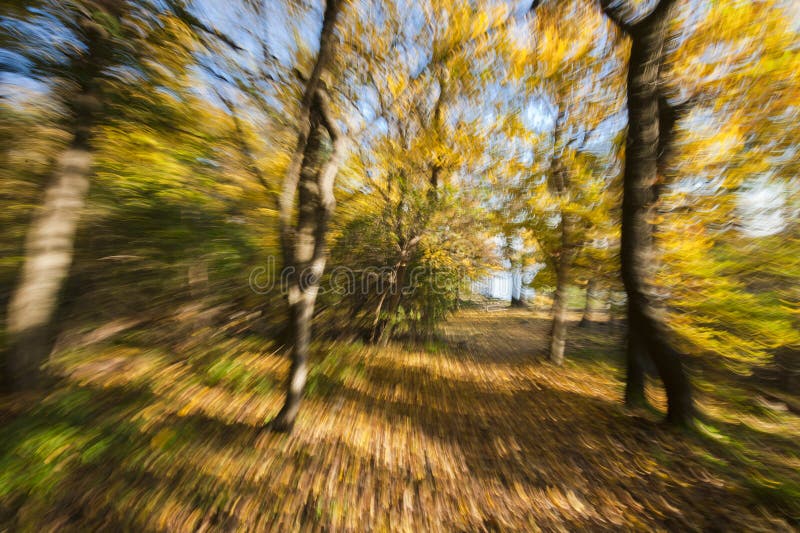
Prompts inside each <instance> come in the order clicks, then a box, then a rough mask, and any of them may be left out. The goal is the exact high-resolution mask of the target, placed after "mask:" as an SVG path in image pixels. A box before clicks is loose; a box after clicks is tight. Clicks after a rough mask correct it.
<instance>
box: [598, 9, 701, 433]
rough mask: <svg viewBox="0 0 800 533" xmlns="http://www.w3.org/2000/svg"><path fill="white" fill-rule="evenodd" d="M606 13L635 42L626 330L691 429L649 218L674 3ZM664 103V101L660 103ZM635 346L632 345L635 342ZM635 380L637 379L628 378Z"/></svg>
mask: <svg viewBox="0 0 800 533" xmlns="http://www.w3.org/2000/svg"><path fill="white" fill-rule="evenodd" d="M601 3H602V5H603V7H604V9H605V11H606V13H607V14H608V15H609V16H610V17H611V18H612V19H614V21H615V22H616V23H617V25H618V26H620V27H621V28H622V29H623V30H624V31H625V32H626V33H627V34H628V36H629V37H630V38H631V55H630V62H629V66H628V137H627V144H626V149H625V173H624V178H623V180H624V181H623V201H622V235H621V243H620V254H621V263H622V279H623V283H624V285H625V291H626V292H627V295H628V302H629V303H628V327H629V328H630V332H631V334H632V335H635V336H639V337H640V338H641V339H642V343H643V345H644V347H645V349H646V352H647V354H648V356H649V357H650V358H651V359H652V361H653V363H654V364H655V366H656V368H657V369H658V373H659V376H660V377H661V381H662V382H663V384H664V388H665V390H666V393H667V402H668V410H667V421H668V422H670V423H673V424H677V425H690V424H691V423H692V421H693V417H694V404H693V401H692V388H691V384H690V382H689V378H688V376H687V374H686V372H685V370H684V365H683V360H682V356H681V354H680V353H678V352H677V351H676V350H675V348H674V347H673V346H672V345H671V344H670V343H669V340H668V339H669V335H670V332H669V330H668V328H667V327H666V325H665V324H664V321H663V319H662V317H661V315H660V312H659V309H658V307H657V299H656V298H655V296H654V295H653V290H652V287H651V285H650V282H649V277H650V276H649V272H650V270H651V266H652V264H653V247H652V242H651V241H652V239H651V232H652V229H651V226H650V215H651V210H652V209H653V202H654V198H655V187H656V182H657V178H658V157H659V148H660V143H659V137H660V133H661V131H660V127H659V118H660V114H661V113H660V111H663V110H660V109H659V102H660V94H659V70H660V66H661V62H662V56H663V52H664V43H665V38H666V34H667V23H668V13H669V7H670V4H671V3H672V1H671V0H662V1H661V2H659V3H658V4H657V5H656V6H655V8H654V10H653V11H652V12H651V13H650V14H649V15H648V16H647V17H645V18H644V19H642V20H641V21H640V22H638V23H636V24H635V25H631V24H628V23H627V22H626V21H624V20H623V18H622V16H621V14H620V13H619V11H618V8H617V7H612V6H617V4H615V3H613V2H611V0H602V1H601ZM662 104H663V102H662ZM632 344H633V343H632ZM630 378H631V379H633V380H634V381H635V380H637V379H638V377H637V376H636V375H635V374H634V375H631V376H630Z"/></svg>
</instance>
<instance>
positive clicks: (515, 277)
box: [511, 268, 525, 307]
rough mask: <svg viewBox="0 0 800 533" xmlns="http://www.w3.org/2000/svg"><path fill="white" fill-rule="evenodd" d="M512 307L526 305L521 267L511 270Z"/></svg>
mask: <svg viewBox="0 0 800 533" xmlns="http://www.w3.org/2000/svg"><path fill="white" fill-rule="evenodd" d="M511 307H525V299H524V297H523V296H522V272H521V271H520V269H519V268H515V269H514V270H513V271H512V272H511Z"/></svg>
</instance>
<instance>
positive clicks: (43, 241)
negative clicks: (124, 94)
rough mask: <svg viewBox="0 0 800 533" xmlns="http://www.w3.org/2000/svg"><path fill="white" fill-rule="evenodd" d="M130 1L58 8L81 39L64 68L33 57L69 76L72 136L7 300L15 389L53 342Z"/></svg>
mask: <svg viewBox="0 0 800 533" xmlns="http://www.w3.org/2000/svg"><path fill="white" fill-rule="evenodd" d="M128 9H129V6H128V4H127V2H124V1H112V0H94V1H86V2H78V3H75V4H74V5H71V6H69V7H67V6H65V7H64V8H63V9H60V10H58V11H57V12H56V13H55V14H56V16H58V17H60V18H61V21H62V23H63V24H64V25H65V27H66V28H68V29H69V30H70V31H71V32H73V36H72V38H74V39H75V40H77V42H78V45H77V46H74V47H69V48H68V50H67V51H65V53H66V55H67V57H68V64H67V65H66V67H65V68H62V67H61V66H60V65H57V64H55V65H54V64H52V63H49V62H48V60H47V59H46V58H45V59H40V58H36V57H34V58H33V59H34V61H35V62H36V63H38V65H39V70H40V75H43V76H45V77H47V76H50V75H51V74H53V73H54V72H57V73H58V74H61V75H64V76H66V77H67V79H68V80H69V81H68V83H66V84H65V85H64V86H62V87H60V88H59V89H58V93H57V94H58V96H59V99H60V100H61V103H62V104H63V105H64V106H65V107H66V108H67V109H68V110H69V117H68V119H67V125H66V130H67V131H68V132H69V136H70V140H69V141H68V143H67V146H66V147H65V148H64V149H63V151H62V152H61V153H60V154H59V155H58V156H57V158H56V163H55V166H54V169H53V171H52V173H51V175H50V178H49V183H48V184H47V185H46V187H45V190H44V194H43V200H42V204H41V207H40V208H39V210H38V212H37V213H36V214H35V215H34V216H33V219H32V221H31V224H30V227H29V229H28V232H27V237H26V244H25V262H24V264H23V266H22V272H21V274H20V277H19V281H18V283H17V285H16V287H15V288H14V291H13V294H12V296H11V300H10V302H9V308H8V315H7V321H8V326H7V332H8V335H9V337H10V342H9V344H10V347H9V349H8V351H7V353H8V355H7V359H6V361H5V369H4V370H5V381H6V385H7V386H8V387H9V388H11V389H26V388H30V387H34V386H36V385H37V384H38V383H39V380H40V373H39V367H40V366H41V365H42V363H44V362H45V361H46V359H47V357H48V354H49V352H50V348H51V346H52V342H53V334H54V332H53V327H54V324H53V320H54V317H55V313H56V310H57V306H58V300H59V294H60V292H61V290H62V288H63V285H64V282H65V280H66V278H67V276H68V274H69V270H70V265H71V263H72V257H73V253H74V243H75V235H76V232H77V228H78V222H79V220H80V215H81V211H82V209H83V206H84V203H85V200H86V194H87V191H88V189H89V181H90V174H91V168H92V159H93V147H92V136H93V133H94V130H95V128H96V125H97V123H98V122H99V121H100V120H101V117H102V115H103V112H104V105H105V97H104V94H103V79H104V76H106V75H107V72H106V69H108V68H109V67H110V66H112V65H113V64H115V62H116V61H119V60H120V57H119V55H120V54H125V53H128V50H127V49H126V47H127V46H128V45H124V44H122V40H121V37H122V34H123V32H124V31H125V26H124V24H123V19H124V17H125V15H126V12H127V11H128Z"/></svg>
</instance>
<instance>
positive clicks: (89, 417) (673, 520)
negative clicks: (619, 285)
mask: <svg viewBox="0 0 800 533" xmlns="http://www.w3.org/2000/svg"><path fill="white" fill-rule="evenodd" d="M546 328H547V323H546V321H545V320H543V319H541V318H537V317H536V316H534V315H532V314H530V313H527V312H517V311H500V312H494V313H488V314H487V313H485V312H465V313H462V314H461V315H459V316H458V317H457V318H456V319H454V320H451V321H450V322H449V323H448V324H447V325H446V326H445V328H444V333H445V337H446V339H447V342H446V343H442V344H437V345H432V346H429V347H428V348H427V349H426V350H406V349H403V348H400V347H398V346H395V347H390V348H387V349H384V350H381V351H379V352H374V351H373V350H371V349H367V348H363V347H362V348H357V347H350V348H348V349H345V348H342V347H340V348H336V349H334V350H333V354H332V355H330V356H328V357H327V358H325V359H324V360H323V361H322V362H319V363H318V364H317V365H316V366H315V369H316V370H315V373H314V375H313V376H312V379H311V382H310V391H309V398H308V400H307V401H306V403H305V406H304V409H303V411H302V414H301V416H300V418H299V421H298V425H297V427H296V429H295V433H294V434H293V435H291V436H284V435H273V434H264V433H260V432H259V431H258V430H257V428H258V427H259V424H260V423H261V421H263V420H264V419H265V418H267V417H268V416H269V415H270V414H271V413H274V412H276V411H277V408H278V406H279V402H280V394H279V392H280V391H279V388H277V387H274V388H272V389H269V390H266V391H263V392H261V391H259V390H257V389H254V388H253V387H254V386H253V385H251V384H252V383H262V382H264V380H268V381H269V380H271V381H272V382H274V383H279V382H280V380H281V376H282V375H283V374H284V373H285V370H286V364H285V361H284V360H283V358H281V357H278V356H277V355H272V356H268V357H264V356H263V353H256V352H255V351H250V350H247V349H243V348H241V347H238V348H235V349H234V347H233V346H228V347H227V349H228V352H227V353H229V354H232V355H230V356H229V357H230V360H231V361H233V363H231V365H232V366H231V368H243V369H246V370H247V372H249V374H246V375H248V376H250V377H251V378H252V377H253V376H254V377H255V378H257V379H256V380H255V381H249V380H248V379H249V378H248V379H245V378H242V381H241V383H239V384H238V385H236V384H235V383H231V382H227V381H225V380H222V381H219V382H217V383H209V381H208V379H206V378H203V379H200V378H199V377H198V376H199V375H200V374H202V373H201V372H200V370H199V368H200V366H199V365H197V364H189V363H186V362H180V363H176V362H174V361H172V360H170V359H169V358H168V357H165V356H163V355H159V354H153V353H149V355H148V354H147V353H145V354H143V353H141V352H138V353H137V352H135V351H133V350H130V349H129V350H128V351H127V352H126V351H124V350H120V349H119V348H115V350H114V351H110V350H108V351H106V352H103V353H102V354H100V355H97V356H96V357H94V359H92V360H90V361H87V359H86V358H84V359H81V360H80V361H78V362H75V361H72V362H70V361H66V362H64V363H63V366H62V372H63V373H64V374H65V375H67V376H69V378H68V379H69V380H70V381H71V382H72V384H71V385H69V386H65V388H64V390H63V391H61V392H59V393H57V394H56V395H54V396H53V397H51V399H50V400H49V401H48V402H46V404H45V406H46V407H45V408H43V409H44V411H43V413H44V415H42V413H40V417H41V416H45V417H49V418H46V421H47V422H46V423H45V424H44V425H46V426H47V425H49V426H48V427H51V426H52V425H53V424H55V427H61V428H62V430H63V431H65V432H67V433H68V434H69V435H70V439H71V440H69V441H65V444H64V446H65V447H66V448H65V449H61V450H52V451H50V452H48V453H49V456H50V463H49V464H55V465H60V467H59V469H58V472H56V473H53V474H51V476H52V479H51V480H50V481H49V482H52V483H51V484H52V485H53V486H54V487H56V488H57V490H54V492H52V493H44V495H42V496H40V497H39V499H38V500H37V499H36V498H35V497H31V498H30V499H29V501H27V502H26V503H25V504H24V505H23V506H22V507H21V509H19V511H18V512H17V514H16V517H15V518H14V520H15V521H16V522H15V523H16V524H17V525H20V526H29V527H32V528H33V527H34V526H49V527H58V528H65V529H76V530H78V529H85V528H88V527H92V528H97V527H101V528H112V529H116V528H118V527H120V526H126V527H129V528H133V529H141V530H171V531H196V530H203V529H213V530H218V529H221V530H278V531H289V530H297V529H302V530H307V529H311V530H322V529H324V530H329V531H364V530H382V531H388V530H391V531H438V530H450V531H482V530H486V531H494V530H525V531H531V530H539V529H541V530H570V531H573V530H578V529H592V530H595V529H643V530H645V529H646V530H652V529H672V530H692V529H719V530H733V529H735V530H743V529H762V530H776V529H782V528H785V529H788V526H787V525H786V523H785V522H781V521H780V520H778V519H775V518H768V517H767V516H766V515H765V514H764V513H765V512H764V511H762V510H761V509H760V508H759V507H758V506H757V505H756V504H755V503H754V502H753V499H752V497H751V496H750V494H749V493H748V492H747V491H746V490H745V489H743V488H742V487H739V486H738V485H736V484H734V483H732V482H731V481H729V480H726V479H723V478H721V477H719V476H718V475H716V474H714V472H713V471H712V470H711V469H710V468H709V467H708V466H706V465H704V464H703V463H701V462H699V461H697V460H696V459H693V457H696V456H697V453H698V452H697V450H694V449H691V448H690V445H688V444H684V443H683V441H684V439H682V438H681V436H680V435H676V434H674V433H672V432H670V431H668V430H665V429H664V428H662V427H660V426H659V425H658V424H656V423H654V422H651V421H648V420H645V419H643V418H640V417H633V416H631V415H629V414H626V413H625V412H624V411H623V409H622V408H621V407H620V405H619V396H620V392H621V384H620V382H619V378H618V375H617V374H618V372H617V371H616V370H615V367H614V366H613V365H610V364H609V363H607V362H604V361H603V360H600V361H595V360H592V359H591V358H589V357H585V356H584V355H585V354H589V353H591V352H592V350H593V349H596V348H597V346H598V345H593V344H592V343H593V342H594V343H595V344H596V343H598V342H599V343H605V346H608V344H609V343H608V333H606V332H599V333H596V334H586V335H584V337H583V338H582V340H581V343H579V344H573V345H571V347H570V352H568V353H572V354H573V355H577V357H578V362H570V363H568V364H567V365H566V366H565V367H563V368H557V367H554V366H551V365H549V364H548V363H545V362H543V361H542V355H543V353H544V349H545V341H546V331H547V329H546ZM593 339H594V340H593ZM581 354H584V355H581ZM143 361H144V362H143ZM237 365H238V366H237ZM230 372H234V371H233V370H230V371H229V374H230ZM207 374H208V372H207V371H205V374H203V376H206V375H207ZM227 375H228V374H226V376H227ZM226 379H227V378H226ZM237 383H238V382H237ZM140 384H147V386H146V387H144V388H142V387H140V386H139V385H140ZM47 406H49V407H47ZM79 410H80V412H82V413H84V411H86V412H85V413H84V414H83V415H82V416H80V417H79V416H76V415H75V413H76V412H78V411H79ZM64 428H66V429H64ZM20 431H21V430H20ZM33 438H34V437H33V436H32V437H29V439H28V440H29V441H30V440H31V439H33ZM23 441H25V439H24V438H23ZM26 442H27V441H26ZM98 443H105V444H104V446H105V447H104V448H103V449H102V450H100V451H98V452H97V454H98V455H97V456H98V457H100V459H96V460H95V459H92V458H88V459H87V458H85V457H83V456H82V455H81V454H84V455H85V453H86V452H85V450H86V449H87V448H91V447H92V446H99V445H100V444H98ZM42 453H44V452H42ZM48 479H49V478H48ZM12 494H13V493H12ZM35 494H38V493H35ZM7 498H11V496H7ZM5 503H6V507H8V502H5Z"/></svg>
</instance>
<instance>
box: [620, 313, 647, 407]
mask: <svg viewBox="0 0 800 533" xmlns="http://www.w3.org/2000/svg"><path fill="white" fill-rule="evenodd" d="M628 315H629V316H630V315H631V311H628ZM646 357H647V352H646V348H645V344H644V339H642V337H641V335H640V332H639V330H638V329H636V328H632V327H630V325H629V327H628V342H627V345H626V346H625V363H626V366H625V405H627V406H628V407H633V408H636V407H643V406H645V405H646V404H647V399H646V397H645V394H644V382H645V361H646V359H645V358H646Z"/></svg>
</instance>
